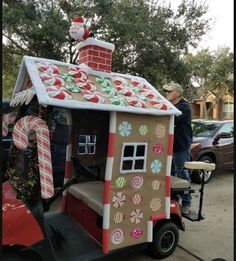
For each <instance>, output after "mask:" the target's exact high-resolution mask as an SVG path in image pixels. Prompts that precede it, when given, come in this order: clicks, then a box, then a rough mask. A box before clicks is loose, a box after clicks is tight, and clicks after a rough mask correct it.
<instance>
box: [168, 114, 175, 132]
mask: <svg viewBox="0 0 236 261" xmlns="http://www.w3.org/2000/svg"><path fill="white" fill-rule="evenodd" d="M174 121H175V117H174V116H173V115H172V116H170V123H169V124H170V125H169V134H171V135H173V134H174Z"/></svg>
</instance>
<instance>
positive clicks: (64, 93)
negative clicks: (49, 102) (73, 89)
mask: <svg viewBox="0 0 236 261" xmlns="http://www.w3.org/2000/svg"><path fill="white" fill-rule="evenodd" d="M46 91H47V93H48V95H49V96H50V97H52V98H54V99H59V100H70V99H72V96H71V93H70V91H68V90H67V89H66V88H63V87H57V86H49V87H47V88H46Z"/></svg>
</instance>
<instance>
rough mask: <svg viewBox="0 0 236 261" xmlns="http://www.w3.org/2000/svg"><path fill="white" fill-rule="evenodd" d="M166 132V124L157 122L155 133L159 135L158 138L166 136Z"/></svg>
mask: <svg viewBox="0 0 236 261" xmlns="http://www.w3.org/2000/svg"><path fill="white" fill-rule="evenodd" d="M165 134H166V128H165V126H164V125H162V124H157V126H156V128H155V135H156V136H157V137H158V138H162V137H164V136H165Z"/></svg>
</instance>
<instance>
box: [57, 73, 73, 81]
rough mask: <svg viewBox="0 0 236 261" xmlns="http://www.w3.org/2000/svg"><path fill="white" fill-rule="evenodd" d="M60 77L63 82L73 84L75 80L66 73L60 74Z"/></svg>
mask: <svg viewBox="0 0 236 261" xmlns="http://www.w3.org/2000/svg"><path fill="white" fill-rule="evenodd" d="M60 76H61V77H62V79H63V80H64V81H65V82H70V83H71V82H75V78H74V77H73V76H71V75H70V74H68V73H62V74H60Z"/></svg>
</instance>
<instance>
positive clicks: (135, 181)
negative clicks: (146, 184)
mask: <svg viewBox="0 0 236 261" xmlns="http://www.w3.org/2000/svg"><path fill="white" fill-rule="evenodd" d="M130 185H131V188H133V189H140V188H141V187H142V185H143V177H142V176H134V177H133V178H132V179H131V182H130Z"/></svg>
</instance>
